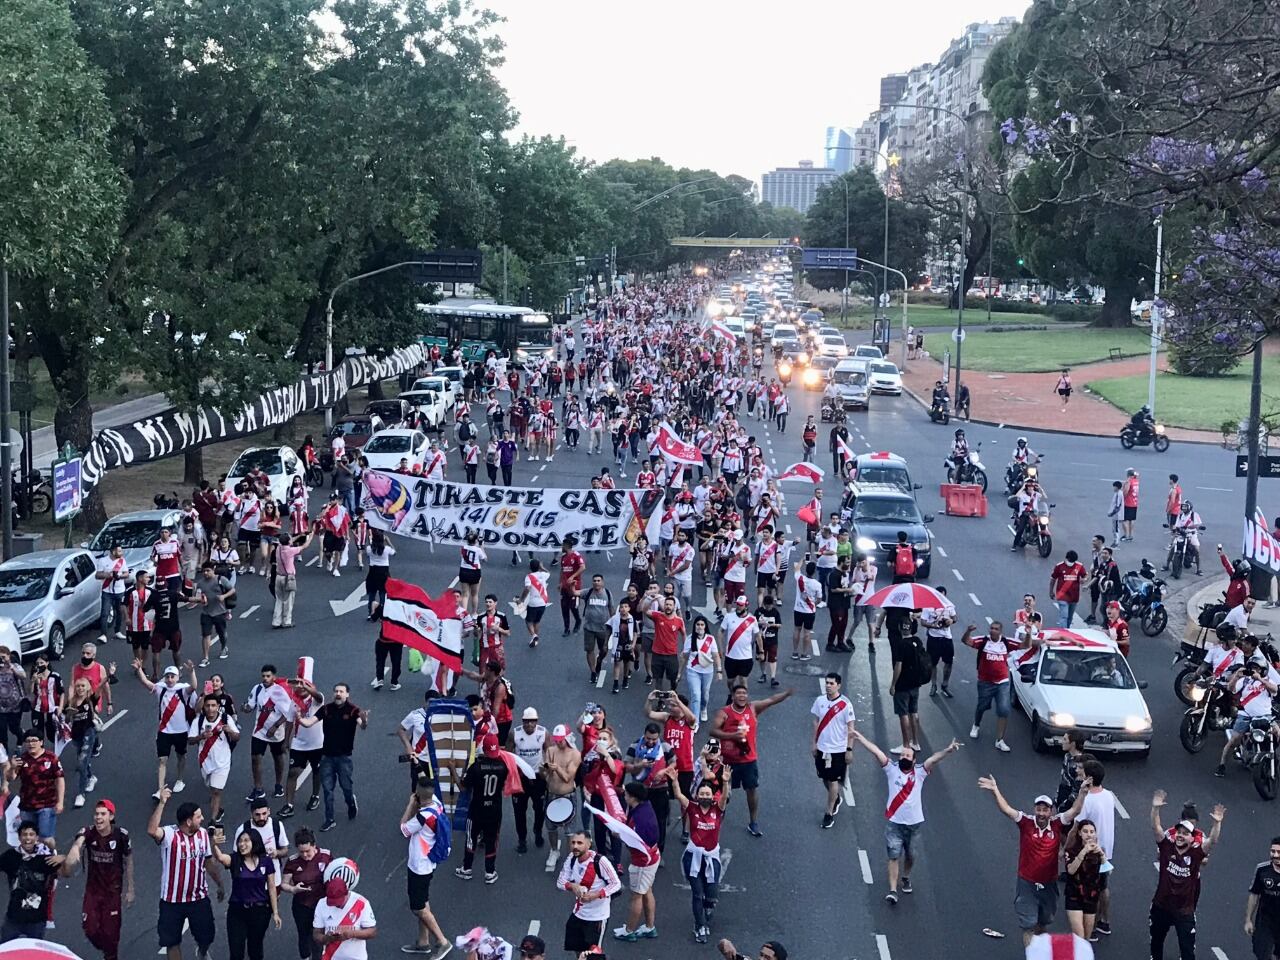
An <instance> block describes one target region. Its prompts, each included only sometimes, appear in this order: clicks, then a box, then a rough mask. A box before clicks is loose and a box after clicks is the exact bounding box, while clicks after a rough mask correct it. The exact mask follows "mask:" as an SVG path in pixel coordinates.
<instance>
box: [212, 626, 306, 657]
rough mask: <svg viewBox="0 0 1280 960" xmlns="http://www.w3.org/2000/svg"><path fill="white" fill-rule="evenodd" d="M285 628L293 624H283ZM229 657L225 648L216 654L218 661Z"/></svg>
mask: <svg viewBox="0 0 1280 960" xmlns="http://www.w3.org/2000/svg"><path fill="white" fill-rule="evenodd" d="M285 626H286V627H292V626H293V624H292V623H286V624H285ZM229 656H231V651H230V650H228V649H227V648H226V647H223V648H222V652H221V653H219V654H218V659H219V660H225V659H227V657H229Z"/></svg>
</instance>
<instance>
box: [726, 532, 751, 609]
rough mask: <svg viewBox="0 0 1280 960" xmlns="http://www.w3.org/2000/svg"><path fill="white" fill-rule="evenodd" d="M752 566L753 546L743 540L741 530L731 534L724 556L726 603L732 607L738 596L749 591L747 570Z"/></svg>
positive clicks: (744, 594) (742, 595)
mask: <svg viewBox="0 0 1280 960" xmlns="http://www.w3.org/2000/svg"><path fill="white" fill-rule="evenodd" d="M750 567H751V547H750V546H748V545H747V543H746V542H745V541H744V540H743V533H742V531H741V530H734V531H733V533H732V534H731V535H730V540H729V545H728V548H727V549H726V551H725V557H724V604H725V606H726V607H732V606H733V604H734V602H735V601H736V600H737V599H738V597H744V596H746V593H747V570H748V569H749V568H750Z"/></svg>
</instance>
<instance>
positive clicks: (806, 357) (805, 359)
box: [796, 350, 809, 363]
mask: <svg viewBox="0 0 1280 960" xmlns="http://www.w3.org/2000/svg"><path fill="white" fill-rule="evenodd" d="M796 360H797V361H799V362H800V363H808V362H809V355H808V354H807V353H805V352H804V351H803V350H801V351H800V354H799V356H797V357H796Z"/></svg>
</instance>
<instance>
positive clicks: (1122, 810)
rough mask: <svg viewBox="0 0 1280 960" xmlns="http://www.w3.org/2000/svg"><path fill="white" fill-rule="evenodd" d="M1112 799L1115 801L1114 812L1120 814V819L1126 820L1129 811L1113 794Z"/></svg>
mask: <svg viewBox="0 0 1280 960" xmlns="http://www.w3.org/2000/svg"><path fill="white" fill-rule="evenodd" d="M1112 800H1113V801H1114V802H1115V805H1116V813H1118V814H1120V817H1121V819H1123V820H1128V819H1129V811H1128V810H1126V809H1125V808H1124V804H1123V803H1121V802H1120V798H1119V797H1117V796H1115V795H1114V794H1113V795H1112Z"/></svg>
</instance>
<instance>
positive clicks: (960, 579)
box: [951, 567, 964, 583]
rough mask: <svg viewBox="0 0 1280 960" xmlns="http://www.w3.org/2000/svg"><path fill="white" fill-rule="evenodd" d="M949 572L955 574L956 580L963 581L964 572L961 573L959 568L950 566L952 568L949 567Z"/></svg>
mask: <svg viewBox="0 0 1280 960" xmlns="http://www.w3.org/2000/svg"><path fill="white" fill-rule="evenodd" d="M951 572H952V573H954V574H955V576H956V579H957V580H959V581H960V582H961V583H964V574H963V573H961V572H960V571H959V570H957V569H956V568H955V567H952V568H951Z"/></svg>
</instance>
